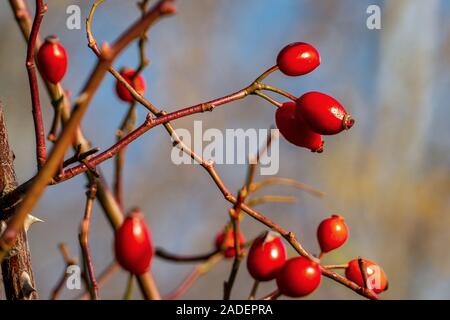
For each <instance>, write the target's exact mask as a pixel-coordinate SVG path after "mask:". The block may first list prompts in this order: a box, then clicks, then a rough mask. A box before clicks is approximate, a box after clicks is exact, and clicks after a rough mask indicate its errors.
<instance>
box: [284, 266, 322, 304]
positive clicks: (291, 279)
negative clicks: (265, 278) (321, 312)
mask: <svg viewBox="0 0 450 320" xmlns="http://www.w3.org/2000/svg"><path fill="white" fill-rule="evenodd" d="M321 275H322V274H321V271H320V266H319V265H318V264H317V263H315V262H313V261H311V260H309V259H308V258H305V257H296V258H292V259H289V260H288V261H286V263H285V264H284V266H283V268H281V270H280V271H279V272H278V275H277V286H278V290H279V291H280V293H281V294H283V295H285V296H288V297H292V298H300V297H304V296H307V295H308V294H310V293H312V292H313V291H314V290H316V289H317V287H318V286H319V285H320V279H321Z"/></svg>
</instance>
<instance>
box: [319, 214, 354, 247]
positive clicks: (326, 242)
mask: <svg viewBox="0 0 450 320" xmlns="http://www.w3.org/2000/svg"><path fill="white" fill-rule="evenodd" d="M317 239H318V240H319V245H320V250H321V251H322V252H323V253H326V252H330V251H331V250H334V249H337V248H339V247H340V246H342V245H343V244H344V243H345V241H347V239H348V227H347V224H346V223H345V221H344V218H343V217H341V216H338V215H332V216H331V217H330V218H328V219H325V220H323V221H322V222H321V223H320V224H319V227H318V228H317Z"/></svg>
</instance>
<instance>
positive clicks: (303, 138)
mask: <svg viewBox="0 0 450 320" xmlns="http://www.w3.org/2000/svg"><path fill="white" fill-rule="evenodd" d="M295 109H296V104H295V102H285V103H283V105H282V106H281V107H280V108H277V111H276V112H275V123H276V125H277V128H278V130H280V132H281V135H282V136H283V137H284V138H285V139H286V140H287V141H289V142H290V143H292V144H295V145H296V146H298V147H303V148H307V149H309V150H311V151H312V152H318V153H321V152H323V146H324V142H323V140H322V136H321V135H320V134H317V133H315V132H313V131H312V130H311V129H309V127H308V125H307V124H306V123H305V121H303V119H302V118H299V117H297V116H296V114H295Z"/></svg>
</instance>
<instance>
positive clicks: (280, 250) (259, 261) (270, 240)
mask: <svg viewBox="0 0 450 320" xmlns="http://www.w3.org/2000/svg"><path fill="white" fill-rule="evenodd" d="M285 262H286V248H285V247H284V244H283V241H282V240H281V238H280V235H279V234H278V233H275V232H265V233H264V234H262V235H261V236H259V237H258V238H256V239H255V241H254V242H253V244H252V246H251V248H250V250H249V252H248V257H247V269H248V272H249V273H250V275H251V276H252V277H253V278H254V279H255V280H258V281H269V280H273V279H275V277H276V276H277V273H278V271H279V270H280V269H281V268H282V267H283V265H284V263H285Z"/></svg>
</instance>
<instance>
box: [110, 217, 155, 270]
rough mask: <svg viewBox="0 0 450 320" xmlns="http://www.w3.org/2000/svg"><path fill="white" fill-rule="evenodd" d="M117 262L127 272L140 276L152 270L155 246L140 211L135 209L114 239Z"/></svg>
mask: <svg viewBox="0 0 450 320" xmlns="http://www.w3.org/2000/svg"><path fill="white" fill-rule="evenodd" d="M114 249H115V254H116V260H117V262H118V263H119V264H120V265H121V266H122V268H124V269H125V270H127V271H129V272H131V273H133V274H136V275H140V274H143V273H145V272H146V271H147V270H148V269H149V268H150V262H151V260H152V256H153V246H152V243H151V239H150V232H149V230H148V228H147V225H146V224H145V221H144V216H143V214H142V212H141V211H140V210H139V209H134V210H133V211H131V213H130V214H129V215H128V216H127V217H126V218H125V220H124V221H123V223H122V225H121V226H120V227H119V229H117V230H116V233H115V238H114Z"/></svg>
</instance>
